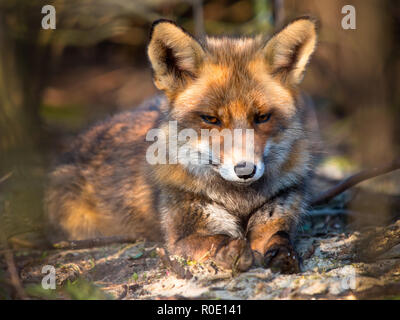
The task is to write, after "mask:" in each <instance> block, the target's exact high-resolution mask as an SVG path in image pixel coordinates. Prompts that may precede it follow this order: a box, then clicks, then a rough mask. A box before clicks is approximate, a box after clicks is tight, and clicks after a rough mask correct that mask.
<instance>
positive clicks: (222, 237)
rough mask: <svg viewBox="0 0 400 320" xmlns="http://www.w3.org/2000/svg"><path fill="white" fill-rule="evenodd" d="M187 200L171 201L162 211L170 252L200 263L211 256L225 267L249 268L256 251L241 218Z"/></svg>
mask: <svg viewBox="0 0 400 320" xmlns="http://www.w3.org/2000/svg"><path fill="white" fill-rule="evenodd" d="M185 200H186V201H185ZM185 200H184V201H176V202H175V204H176V205H174V203H173V202H172V201H170V202H169V203H168V204H166V207H165V208H164V210H162V212H164V213H165V214H164V216H163V221H164V223H163V227H164V231H165V237H166V243H167V247H168V250H169V251H170V253H172V254H177V255H181V256H184V257H186V258H190V259H193V260H196V261H199V262H201V261H205V260H207V259H211V260H213V261H215V263H216V264H217V265H219V266H220V267H222V268H225V269H232V270H238V271H245V270H247V269H249V268H250V267H251V265H252V264H253V254H252V251H251V248H250V245H249V242H248V241H247V240H246V239H244V237H243V230H242V227H241V225H240V223H239V220H238V218H237V217H235V216H233V215H230V214H229V213H228V212H226V211H224V210H223V209H222V208H221V207H217V206H215V205H212V204H205V203H203V202H201V201H198V200H197V199H185Z"/></svg>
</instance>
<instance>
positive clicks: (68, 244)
mask: <svg viewBox="0 0 400 320" xmlns="http://www.w3.org/2000/svg"><path fill="white" fill-rule="evenodd" d="M137 240H138V239H137V238H133V237H129V236H114V237H104V238H95V239H86V240H70V241H61V242H58V243H53V244H52V245H51V247H50V248H49V249H64V250H65V249H68V250H77V249H89V248H94V247H102V246H106V245H109V244H113V243H129V242H136V241H137Z"/></svg>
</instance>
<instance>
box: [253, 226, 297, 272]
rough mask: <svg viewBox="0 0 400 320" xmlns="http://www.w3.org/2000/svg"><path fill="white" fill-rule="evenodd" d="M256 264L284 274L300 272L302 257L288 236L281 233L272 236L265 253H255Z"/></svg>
mask: <svg viewBox="0 0 400 320" xmlns="http://www.w3.org/2000/svg"><path fill="white" fill-rule="evenodd" d="M254 256H255V259H256V264H257V265H259V266H263V267H264V268H270V269H271V270H272V271H274V272H281V273H284V274H291V273H299V272H300V259H299V256H298V255H297V253H296V251H295V250H294V248H293V246H292V244H291V243H290V241H289V239H288V237H286V236H282V235H280V234H279V233H278V234H275V235H274V236H272V237H271V239H270V241H269V242H268V245H267V249H266V250H265V253H264V254H260V253H259V252H255V253H254Z"/></svg>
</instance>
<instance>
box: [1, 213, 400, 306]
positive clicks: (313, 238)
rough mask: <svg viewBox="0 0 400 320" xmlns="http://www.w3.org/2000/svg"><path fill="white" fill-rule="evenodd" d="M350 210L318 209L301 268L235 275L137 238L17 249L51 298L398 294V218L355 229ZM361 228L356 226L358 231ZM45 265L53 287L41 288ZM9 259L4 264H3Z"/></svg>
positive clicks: (307, 226) (23, 267)
mask: <svg viewBox="0 0 400 320" xmlns="http://www.w3.org/2000/svg"><path fill="white" fill-rule="evenodd" d="M354 225H355V224H354V223H349V217H348V213H345V211H342V212H340V210H337V211H335V210H332V209H329V210H326V209H325V210H319V211H318V210H315V211H312V212H311V214H310V215H309V216H308V217H307V218H306V219H305V220H304V223H303V225H302V227H301V229H300V232H299V233H298V235H297V238H296V243H295V245H296V248H297V251H298V253H299V255H300V257H301V260H302V268H301V273H298V274H292V275H284V274H280V273H274V272H272V271H271V270H270V269H263V268H252V269H250V270H249V271H247V272H244V273H240V274H232V272H230V271H225V270H220V269H218V267H217V266H215V265H214V264H213V263H203V264H199V263H195V262H192V261H185V260H183V259H181V258H179V257H169V258H170V259H171V260H173V261H176V262H175V264H174V265H178V269H180V270H178V272H177V271H176V270H177V268H176V267H172V268H171V266H169V265H168V264H167V265H166V264H165V263H163V262H162V259H160V256H159V251H158V250H157V248H159V247H161V246H162V244H160V243H150V242H145V241H137V242H135V243H127V244H113V245H108V246H104V247H95V248H90V249H81V250H50V251H41V252H39V251H26V252H24V251H19V253H18V254H16V255H15V261H16V265H17V269H18V270H19V276H20V279H21V281H22V284H23V286H24V287H25V288H26V292H27V293H28V294H29V296H30V297H34V298H46V299H96V298H100V299H371V298H379V299H382V298H393V299H398V298H399V297H400V220H398V221H397V222H394V223H391V224H388V225H386V226H381V227H370V226H369V227H364V228H361V229H360V228H354ZM356 229H357V230H356ZM45 265H51V266H54V267H55V270H56V284H57V289H56V290H44V289H43V288H42V286H41V283H42V279H43V277H44V276H45V275H46V273H42V271H43V270H42V268H43V267H44V266H45ZM3 268H5V265H4V264H3V265H2V264H1V262H0V270H1V269H3Z"/></svg>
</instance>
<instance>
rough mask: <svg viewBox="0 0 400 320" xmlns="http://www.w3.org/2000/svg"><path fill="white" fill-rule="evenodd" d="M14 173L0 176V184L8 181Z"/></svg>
mask: <svg viewBox="0 0 400 320" xmlns="http://www.w3.org/2000/svg"><path fill="white" fill-rule="evenodd" d="M12 175H13V172H12V171H11V172H9V173H7V174H6V175H4V176H3V177H1V178H0V184H1V183H3V182H4V181H6V180H7V179H9V178H11V176H12Z"/></svg>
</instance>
